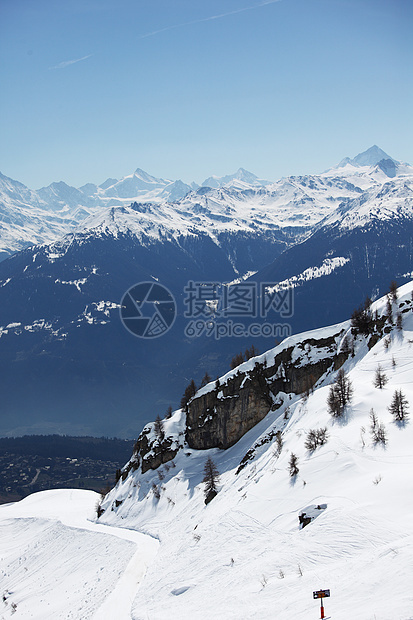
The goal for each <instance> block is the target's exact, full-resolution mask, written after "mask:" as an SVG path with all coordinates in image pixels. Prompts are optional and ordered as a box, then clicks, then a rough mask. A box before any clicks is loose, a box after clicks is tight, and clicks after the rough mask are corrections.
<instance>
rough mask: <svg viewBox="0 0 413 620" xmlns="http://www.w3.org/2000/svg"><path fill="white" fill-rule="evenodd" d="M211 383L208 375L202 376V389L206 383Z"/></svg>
mask: <svg viewBox="0 0 413 620" xmlns="http://www.w3.org/2000/svg"><path fill="white" fill-rule="evenodd" d="M210 381H211V377H210V376H209V374H208V373H207V372H206V373H205V374H204V378H203V379H202V381H201V387H204V385H208V383H209V382H210Z"/></svg>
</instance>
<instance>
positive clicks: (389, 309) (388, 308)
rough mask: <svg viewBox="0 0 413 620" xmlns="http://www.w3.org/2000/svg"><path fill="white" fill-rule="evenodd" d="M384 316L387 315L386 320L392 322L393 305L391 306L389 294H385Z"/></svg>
mask: <svg viewBox="0 0 413 620" xmlns="http://www.w3.org/2000/svg"><path fill="white" fill-rule="evenodd" d="M386 316H387V318H388V320H389V321H390V323H393V306H392V303H391V299H390V295H387V301H386Z"/></svg>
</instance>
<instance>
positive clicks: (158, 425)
mask: <svg viewBox="0 0 413 620" xmlns="http://www.w3.org/2000/svg"><path fill="white" fill-rule="evenodd" d="M153 428H154V431H155V436H156V438H157V440H158V441H159V442H161V443H162V441H163V440H164V439H165V430H164V427H163V422H162V420H161V418H160V416H159V414H158V415H157V416H156V420H155V422H154V424H153Z"/></svg>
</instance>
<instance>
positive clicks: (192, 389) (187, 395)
mask: <svg viewBox="0 0 413 620" xmlns="http://www.w3.org/2000/svg"><path fill="white" fill-rule="evenodd" d="M195 394H196V385H195V381H194V380H193V379H191V382H190V383H189V385H188V386H187V387H186V388H185V392H184V395H183V396H182V398H181V409H184V410H185V411H187V410H188V403H189V401H190V400H191V398H193V397H194V396H195Z"/></svg>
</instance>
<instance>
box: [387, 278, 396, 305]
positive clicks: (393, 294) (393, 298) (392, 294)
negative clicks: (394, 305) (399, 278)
mask: <svg viewBox="0 0 413 620" xmlns="http://www.w3.org/2000/svg"><path fill="white" fill-rule="evenodd" d="M389 295H390V298H391V301H397V282H396V281H395V280H392V281H391V282H390V289H389Z"/></svg>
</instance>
